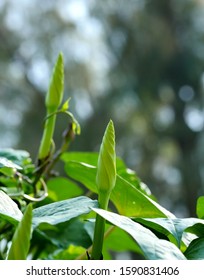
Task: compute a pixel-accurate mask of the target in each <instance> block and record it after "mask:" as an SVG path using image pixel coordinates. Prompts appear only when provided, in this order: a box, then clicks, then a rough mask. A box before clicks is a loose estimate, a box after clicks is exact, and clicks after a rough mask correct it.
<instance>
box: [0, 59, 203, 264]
mask: <svg viewBox="0 0 204 280" xmlns="http://www.w3.org/2000/svg"><path fill="white" fill-rule="evenodd" d="M62 62H63V61H62V55H61V54H60V55H59V57H58V61H57V64H56V66H55V68H54V73H53V77H52V80H53V82H51V84H50V90H49V92H50V93H52V94H53V96H54V97H52V98H51V97H49V98H48V97H46V105H47V106H48V107H50V108H51V107H52V108H54V107H53V106H54V105H53V104H55V105H56V106H55V108H54V111H53V112H52V113H51V115H49V114H48V115H47V117H46V121H45V122H46V124H45V127H44V131H43V137H42V141H41V144H40V145H42V143H43V147H46V149H47V148H48V149H47V152H48V154H47V152H46V153H45V154H44V152H43V153H42V154H43V156H42V154H41V153H40V154H39V155H38V159H39V161H38V163H37V164H34V163H33V162H32V160H31V158H30V154H29V153H28V152H27V151H22V150H12V149H5V150H0V242H1V240H3V242H4V243H6V246H4V249H1V251H0V256H1V259H27V258H28V255H29V258H31V259H55V260H56V259H87V255H88V256H91V258H92V259H101V258H104V259H111V258H112V252H114V253H117V252H121V251H131V252H132V253H136V254H138V255H140V257H141V258H142V259H143V258H144V259H152V260H157V259H161V260H164V259H169V260H175V259H176V260H185V259H204V253H203V252H204V251H203V244H204V221H203V217H204V203H203V202H204V201H203V197H200V198H198V201H197V216H198V218H185V219H181V218H177V217H175V215H173V214H172V213H171V212H169V211H168V210H167V209H165V208H164V207H162V206H161V205H160V204H159V203H158V202H157V201H156V199H155V197H154V196H153V195H152V194H151V192H150V190H149V188H148V187H147V186H146V185H144V184H143V183H142V182H141V180H140V179H139V178H138V177H137V175H136V174H135V172H133V171H132V170H130V169H129V168H127V167H126V165H125V163H124V162H123V161H122V160H121V159H120V158H117V157H116V154H115V132H114V125H113V122H112V121H110V122H109V124H108V125H107V128H106V131H105V133H104V137H103V140H102V144H101V148H100V151H99V153H92V152H67V149H68V148H69V145H70V143H71V142H72V141H73V139H74V136H75V134H78V133H79V128H80V126H79V124H78V122H77V121H76V119H75V118H74V116H73V115H72V114H71V113H70V112H68V111H67V110H68V109H69V99H68V100H67V101H65V102H64V103H63V105H62V107H61V109H60V108H59V106H60V104H61V101H62V96H61V95H60V97H59V99H58V100H56V99H55V98H56V95H55V93H56V92H55V85H56V89H57V92H58V91H59V92H60V93H61V92H62V89H63V87H62V85H63V84H64V81H63V75H62V71H63V69H62V68H63V63H62ZM58 83H59V85H58ZM57 85H58V86H59V88H58V86H57ZM59 92H58V93H59ZM48 111H49V110H48ZM59 112H63V113H67V114H68V115H69V117H70V125H69V128H68V129H67V128H65V131H64V133H63V136H62V144H61V146H60V147H59V148H58V147H56V148H57V149H56V150H55V149H54V148H53V149H51V143H52V145H53V147H54V143H53V139H52V137H53V133H54V128H55V118H56V117H57V114H58V113H59ZM53 117H54V122H53V121H51V124H50V123H49V124H48V122H50V120H51V119H52V118H53ZM51 126H52V128H51V130H52V133H51V134H50V132H49V133H48V136H49V137H48V136H45V135H46V133H47V129H48V130H49V129H50V127H51ZM42 150H44V148H42V146H41V148H40V151H42ZM59 161H61V163H62V164H63V165H64V171H65V174H63V175H62V174H59V175H55V176H54V175H53V174H54V173H53V171H54V166H55V164H56V163H57V162H59ZM96 195H98V199H96V198H95V197H96ZM109 200H110V203H109ZM10 243H11V246H10V248H9V244H10ZM0 248H1V247H0ZM102 248H103V250H102ZM102 251H103V252H102Z"/></svg>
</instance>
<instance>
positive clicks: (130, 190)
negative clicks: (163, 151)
mask: <svg viewBox="0 0 204 280" xmlns="http://www.w3.org/2000/svg"><path fill="white" fill-rule="evenodd" d="M65 171H66V173H67V174H68V176H70V177H71V178H72V179H74V180H77V181H78V182H80V183H82V184H83V185H84V186H86V187H87V188H88V189H89V190H91V191H92V192H95V193H97V188H96V184H95V178H96V167H94V166H92V165H89V164H85V163H80V162H74V161H70V162H67V163H66V164H65ZM110 199H111V200H112V202H113V203H114V205H115V206H116V208H117V210H118V212H119V213H120V214H122V215H125V216H131V217H151V218H152V217H153V218H154V217H174V215H173V214H171V213H170V212H169V211H167V210H166V209H165V208H163V207H162V206H160V205H159V204H158V203H156V202H155V201H153V200H152V199H151V198H149V197H148V196H146V195H145V194H144V193H142V192H141V191H139V190H138V189H137V188H135V186H134V185H132V184H130V183H129V182H127V181H126V180H124V179H123V178H122V177H120V176H119V175H117V178H116V185H115V188H114V189H113V191H112V193H111V196H110Z"/></svg>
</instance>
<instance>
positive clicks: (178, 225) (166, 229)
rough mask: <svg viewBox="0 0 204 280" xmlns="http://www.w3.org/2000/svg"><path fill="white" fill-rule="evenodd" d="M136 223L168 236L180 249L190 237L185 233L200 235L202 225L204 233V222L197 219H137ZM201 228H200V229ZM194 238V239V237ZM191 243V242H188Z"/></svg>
mask: <svg viewBox="0 0 204 280" xmlns="http://www.w3.org/2000/svg"><path fill="white" fill-rule="evenodd" d="M134 220H135V221H137V222H139V223H141V224H143V225H144V226H146V227H148V228H150V229H153V230H156V231H157V232H160V233H162V234H164V235H166V236H167V237H168V238H169V239H170V240H171V241H172V242H174V243H175V244H176V245H177V246H178V247H179V248H180V246H181V241H183V242H184V243H186V242H185V241H187V240H186V239H188V238H189V237H188V236H186V235H185V236H184V237H183V234H184V231H187V232H191V233H194V234H198V225H200V226H201V225H202V228H201V231H200V232H203V227H204V221H203V220H200V219H196V218H184V219H176V218H173V219H162V218H155V219H142V218H136V219H134ZM199 228H200V227H199ZM192 238H194V237H193V236H192ZM187 242H189V241H187Z"/></svg>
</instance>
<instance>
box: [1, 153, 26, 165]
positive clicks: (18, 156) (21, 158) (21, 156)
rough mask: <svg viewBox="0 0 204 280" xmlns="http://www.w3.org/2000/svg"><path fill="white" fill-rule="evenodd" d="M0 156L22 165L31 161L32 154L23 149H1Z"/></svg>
mask: <svg viewBox="0 0 204 280" xmlns="http://www.w3.org/2000/svg"><path fill="white" fill-rule="evenodd" d="M0 157H3V158H6V159H7V160H10V161H12V163H15V164H17V165H18V166H21V167H22V165H23V164H24V163H25V162H31V158H30V154H29V153H28V152H27V151H23V150H15V149H10V148H9V149H0Z"/></svg>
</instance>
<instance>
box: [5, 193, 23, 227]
mask: <svg viewBox="0 0 204 280" xmlns="http://www.w3.org/2000/svg"><path fill="white" fill-rule="evenodd" d="M22 216H23V214H22V212H21V211H20V210H19V208H18V206H17V204H16V203H15V202H14V201H13V200H12V199H11V198H10V197H9V196H8V195H7V194H5V193H4V192H3V191H1V190H0V218H3V219H5V220H7V221H9V222H11V223H14V224H16V223H17V222H18V221H20V220H21V218H22Z"/></svg>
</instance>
